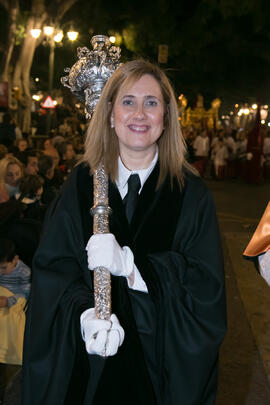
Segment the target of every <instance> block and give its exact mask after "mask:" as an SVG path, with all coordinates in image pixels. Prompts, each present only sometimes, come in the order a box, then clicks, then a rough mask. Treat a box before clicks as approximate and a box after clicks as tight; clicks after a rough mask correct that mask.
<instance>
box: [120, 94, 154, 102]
mask: <svg viewBox="0 0 270 405" xmlns="http://www.w3.org/2000/svg"><path fill="white" fill-rule="evenodd" d="M125 97H129V98H136V96H133V95H132V94H125V95H124V96H123V97H122V99H123V98H125ZM145 98H146V99H149V98H155V99H156V100H159V101H160V99H159V98H158V97H156V96H151V95H149V96H145Z"/></svg>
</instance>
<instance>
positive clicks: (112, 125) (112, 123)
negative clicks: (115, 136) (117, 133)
mask: <svg viewBox="0 0 270 405" xmlns="http://www.w3.org/2000/svg"><path fill="white" fill-rule="evenodd" d="M111 128H114V118H113V116H112V115H111Z"/></svg>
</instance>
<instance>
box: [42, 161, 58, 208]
mask: <svg viewBox="0 0 270 405" xmlns="http://www.w3.org/2000/svg"><path fill="white" fill-rule="evenodd" d="M38 168H39V171H38V172H39V175H40V176H41V177H42V178H43V180H44V184H43V193H42V196H41V201H42V203H43V204H45V205H46V206H48V205H49V204H50V203H51V202H52V201H53V200H54V198H55V197H56V195H57V189H56V187H55V186H54V183H53V178H54V161H53V158H52V157H51V156H47V155H42V156H40V158H39V161H38Z"/></svg>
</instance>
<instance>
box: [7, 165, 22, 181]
mask: <svg viewBox="0 0 270 405" xmlns="http://www.w3.org/2000/svg"><path fill="white" fill-rule="evenodd" d="M21 177H22V171H21V168H20V166H19V165H17V164H16V163H10V164H9V165H8V167H7V171H6V178H5V183H6V184H8V185H9V186H13V187H16V186H18V184H19V181H20V179H21Z"/></svg>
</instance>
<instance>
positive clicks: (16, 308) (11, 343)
mask: <svg viewBox="0 0 270 405" xmlns="http://www.w3.org/2000/svg"><path fill="white" fill-rule="evenodd" d="M30 276H31V270H30V269H29V267H28V266H26V264H24V263H23V262H22V261H21V260H20V259H19V257H18V255H17V254H16V250H15V245H14V243H13V242H12V241H11V240H8V239H0V330H1V333H0V363H6V364H22V348H23V334H24V326H25V312H24V307H25V304H26V300H27V298H28V295H29V292H30Z"/></svg>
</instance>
